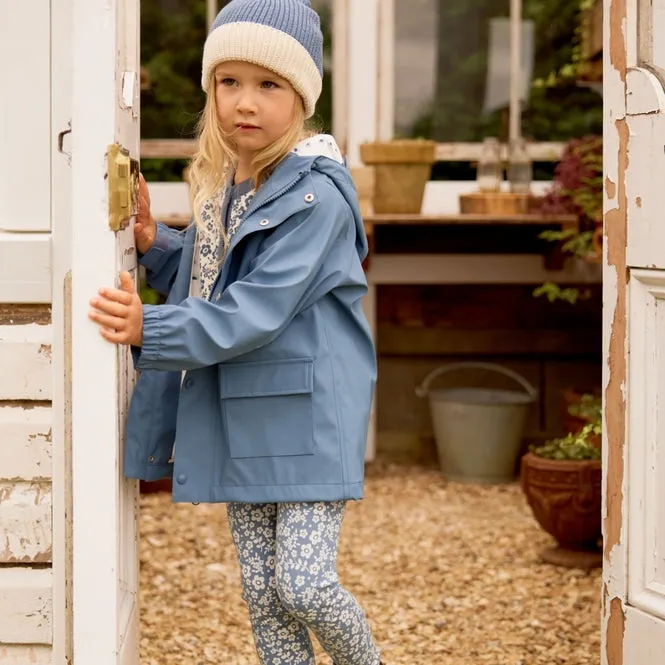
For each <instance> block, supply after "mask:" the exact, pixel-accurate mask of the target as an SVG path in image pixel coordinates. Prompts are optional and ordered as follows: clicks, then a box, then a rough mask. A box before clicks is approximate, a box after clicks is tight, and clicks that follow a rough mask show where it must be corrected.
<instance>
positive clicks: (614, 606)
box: [606, 598, 646, 665]
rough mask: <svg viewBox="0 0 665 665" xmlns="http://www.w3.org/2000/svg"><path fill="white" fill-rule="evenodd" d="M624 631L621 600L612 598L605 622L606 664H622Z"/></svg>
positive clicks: (624, 619) (624, 623)
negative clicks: (607, 618)
mask: <svg viewBox="0 0 665 665" xmlns="http://www.w3.org/2000/svg"><path fill="white" fill-rule="evenodd" d="M625 632H626V615H625V614H624V612H623V607H622V606H621V601H620V600H619V599H618V598H612V600H611V601H610V607H609V620H608V622H607V643H606V656H607V663H608V665H622V663H623V638H624V634H625ZM645 665H646V664H645Z"/></svg>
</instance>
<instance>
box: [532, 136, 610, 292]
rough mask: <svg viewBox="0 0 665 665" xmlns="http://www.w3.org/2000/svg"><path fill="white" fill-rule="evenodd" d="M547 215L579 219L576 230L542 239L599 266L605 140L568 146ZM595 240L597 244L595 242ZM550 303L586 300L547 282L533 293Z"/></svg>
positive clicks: (547, 203) (589, 139)
mask: <svg viewBox="0 0 665 665" xmlns="http://www.w3.org/2000/svg"><path fill="white" fill-rule="evenodd" d="M541 210H542V212H544V213H552V214H554V213H558V214H572V215H577V217H578V220H579V223H578V227H577V228H575V229H564V230H561V231H544V232H543V233H542V234H541V235H540V237H541V238H543V239H545V240H550V241H553V242H561V243H563V244H562V247H561V248H562V250H563V251H564V252H567V253H569V254H571V255H573V256H577V257H579V258H582V259H586V260H588V261H592V262H597V261H599V259H600V250H599V246H598V245H599V243H598V239H599V237H602V226H603V140H602V137H600V136H596V135H589V136H585V137H583V138H580V139H573V140H571V141H569V142H568V144H567V145H566V147H565V149H564V152H563V155H562V157H561V161H560V162H559V163H558V164H557V167H556V170H555V173H554V182H553V184H552V187H551V188H550V189H549V191H548V192H546V194H545V197H544V199H543V201H542V203H541ZM594 238H595V242H594ZM534 295H536V296H541V295H545V296H547V297H548V299H549V300H550V301H554V300H557V299H561V300H567V301H568V302H571V303H575V302H576V301H577V300H578V299H579V298H580V297H583V296H582V294H581V293H580V291H579V290H578V289H575V288H569V289H560V288H559V287H558V286H557V285H555V284H552V283H550V282H548V283H547V284H544V285H543V286H541V287H539V288H538V289H536V290H535V291H534Z"/></svg>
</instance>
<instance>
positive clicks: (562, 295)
mask: <svg viewBox="0 0 665 665" xmlns="http://www.w3.org/2000/svg"><path fill="white" fill-rule="evenodd" d="M533 295H534V296H535V297H536V298H540V297H541V296H545V297H546V298H547V300H549V302H556V301H557V300H563V301H564V302H567V303H570V304H571V305H574V304H575V303H576V302H578V301H579V300H588V299H589V298H590V297H591V289H578V288H575V287H565V288H561V287H560V286H559V285H558V284H555V283H554V282H545V284H542V285H541V286H539V287H538V288H537V289H534V291H533Z"/></svg>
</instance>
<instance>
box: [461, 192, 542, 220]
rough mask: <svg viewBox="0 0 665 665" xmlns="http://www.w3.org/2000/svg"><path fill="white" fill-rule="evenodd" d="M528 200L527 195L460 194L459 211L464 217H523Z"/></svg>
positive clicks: (494, 193) (527, 207)
mask: <svg viewBox="0 0 665 665" xmlns="http://www.w3.org/2000/svg"><path fill="white" fill-rule="evenodd" d="M529 199H530V196H529V194H511V193H509V192H474V193H473V194H461V195H460V197H459V200H460V211H461V212H462V214H465V215H466V214H471V215H525V214H527V213H528V212H529Z"/></svg>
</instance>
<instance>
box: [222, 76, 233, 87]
mask: <svg viewBox="0 0 665 665" xmlns="http://www.w3.org/2000/svg"><path fill="white" fill-rule="evenodd" d="M235 82H236V80H235V79H232V78H229V77H228V76H227V77H226V78H223V79H219V81H218V83H219V85H228V86H231V85H235Z"/></svg>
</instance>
